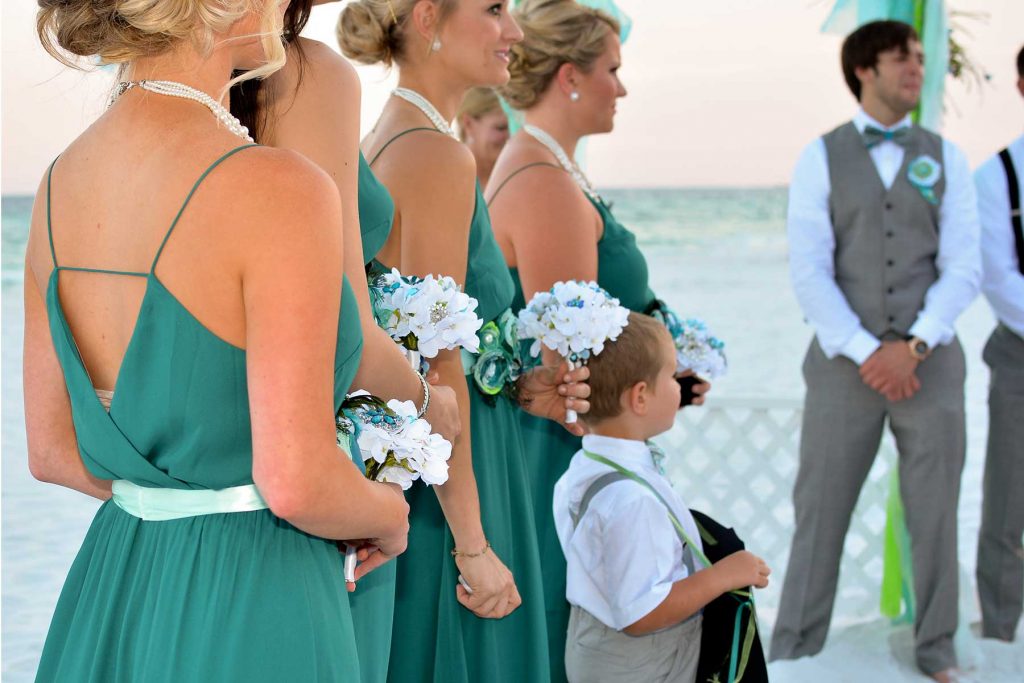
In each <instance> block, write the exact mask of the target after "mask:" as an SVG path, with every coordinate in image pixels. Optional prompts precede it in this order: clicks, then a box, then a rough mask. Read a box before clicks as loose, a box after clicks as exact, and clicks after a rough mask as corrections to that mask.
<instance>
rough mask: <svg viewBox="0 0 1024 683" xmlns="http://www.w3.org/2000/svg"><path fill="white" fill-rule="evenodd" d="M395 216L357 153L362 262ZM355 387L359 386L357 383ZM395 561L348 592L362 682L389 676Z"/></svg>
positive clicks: (354, 447) (384, 238)
mask: <svg viewBox="0 0 1024 683" xmlns="http://www.w3.org/2000/svg"><path fill="white" fill-rule="evenodd" d="M394 216H395V203H394V202H393V201H392V200H391V195H390V194H388V190H387V188H386V187H384V185H382V184H381V183H380V181H379V180H377V178H376V176H374V175H373V171H371V170H370V166H369V164H367V163H366V159H365V158H364V157H363V155H362V154H360V155H359V229H360V233H361V236H362V240H363V262H364V263H370V262H371V261H373V258H374V257H375V256H376V255H377V252H379V251H380V250H381V248H382V247H383V246H384V243H385V242H387V239H388V235H389V234H390V233H391V225H392V223H393V221H394ZM357 388H358V387H357ZM352 454H353V457H354V458H356V461H357V464H359V466H360V467H362V458H361V457H359V447H358V446H357V445H356V444H355V440H354V439H353V442H352ZM396 570H397V563H396V562H393V561H392V562H388V563H387V564H385V565H384V566H382V567H378V568H377V569H375V570H373V571H372V572H370V573H369V574H367V575H366V576H364V577H363V578H361V579H360V580H359V582H358V583H357V584H356V591H355V592H354V593H352V594H350V595H349V602H350V603H351V605H352V622H353V623H354V624H355V630H356V644H357V647H358V648H359V669H360V680H361V681H362V683H383V681H386V680H387V676H388V659H389V657H390V655H391V626H392V617H393V616H394V613H395V572H396Z"/></svg>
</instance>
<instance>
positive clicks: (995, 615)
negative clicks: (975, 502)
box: [976, 325, 1024, 640]
mask: <svg viewBox="0 0 1024 683" xmlns="http://www.w3.org/2000/svg"><path fill="white" fill-rule="evenodd" d="M984 359H985V363H986V364H987V365H988V366H989V368H990V369H991V370H992V380H991V383H990V385H989V394H988V414H989V426H988V452H987V454H986V457H985V479H984V498H983V500H982V505H981V532H980V534H979V535H978V568H977V574H976V575H977V579H978V597H979V598H980V601H981V620H982V621H981V623H982V635H984V636H985V637H987V638H1000V639H1002V640H1013V636H1014V634H1015V633H1016V631H1017V623H1018V621H1020V615H1021V607H1022V604H1024V547H1022V543H1021V539H1022V536H1024V339H1021V338H1020V337H1018V336H1017V335H1016V334H1014V333H1013V332H1011V331H1010V330H1009V329H1008V328H1007V327H1005V326H1004V325H999V326H998V327H997V328H996V329H995V331H994V332H993V333H992V336H991V337H989V340H988V343H987V344H986V345H985V353H984Z"/></svg>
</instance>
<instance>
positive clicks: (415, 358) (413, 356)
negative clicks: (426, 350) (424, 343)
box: [404, 349, 421, 372]
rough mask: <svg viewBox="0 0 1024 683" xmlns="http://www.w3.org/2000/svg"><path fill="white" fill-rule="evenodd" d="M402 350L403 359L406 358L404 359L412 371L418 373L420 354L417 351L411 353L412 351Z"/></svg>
mask: <svg viewBox="0 0 1024 683" xmlns="http://www.w3.org/2000/svg"><path fill="white" fill-rule="evenodd" d="M404 350H405V357H406V359H408V361H409V365H411V366H412V369H413V370H415V371H416V372H419V371H420V362H421V361H420V359H421V356H420V352H419V351H413V350H412V349H404Z"/></svg>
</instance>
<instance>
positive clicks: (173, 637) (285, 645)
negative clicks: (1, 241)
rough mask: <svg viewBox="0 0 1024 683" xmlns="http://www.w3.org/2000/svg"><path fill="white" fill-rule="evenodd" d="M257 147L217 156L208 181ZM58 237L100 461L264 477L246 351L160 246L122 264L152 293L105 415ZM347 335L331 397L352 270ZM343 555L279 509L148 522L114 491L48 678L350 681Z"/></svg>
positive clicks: (162, 473)
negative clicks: (164, 268)
mask: <svg viewBox="0 0 1024 683" xmlns="http://www.w3.org/2000/svg"><path fill="white" fill-rule="evenodd" d="M247 147H248V146H246V147H242V148H239V149H236V150H232V151H231V152H229V153H228V154H225V155H224V156H223V157H221V158H220V159H218V160H217V161H216V162H214V164H213V165H212V166H211V167H210V168H209V169H208V170H207V171H206V173H204V174H203V176H202V177H200V179H199V181H197V183H196V186H198V185H199V183H201V182H202V180H203V178H205V177H206V174H207V173H209V172H210V171H212V170H213V169H214V168H215V167H216V166H217V165H218V164H220V163H221V162H222V161H223V160H224V159H226V158H228V157H230V156H231V155H232V154H234V153H236V152H238V151H239V150H240V149H246V148H247ZM51 169H52V167H51ZM48 185H49V181H48ZM190 197H191V195H190ZM185 203H186V205H187V203H188V200H186V202H185ZM47 206H49V187H48V188H47ZM179 215H180V214H179ZM47 222H48V223H49V211H47ZM176 222H177V220H175V223H176ZM173 229H174V225H172V226H171V230H173ZM170 236H171V232H170V231H168V234H167V237H168V238H169V237H170ZM166 243H167V238H165V240H164V244H166ZM50 246H51V254H52V256H53V264H54V270H53V273H52V275H51V276H50V281H49V284H48V286H47V290H46V307H47V312H48V315H49V323H50V331H51V334H52V337H53V344H54V348H55V350H56V353H57V357H58V359H59V361H60V364H61V368H62V369H63V373H64V379H65V382H66V384H67V390H68V394H69V396H70V400H71V410H72V416H73V420H74V426H75V433H76V437H77V440H78V448H79V452H80V453H81V456H82V460H83V461H84V463H85V465H86V467H87V468H88V470H89V472H90V473H92V474H93V475H94V476H96V477H99V478H101V479H125V480H128V481H130V482H133V483H135V484H137V485H139V486H145V487H160V488H170V489H222V488H227V487H232V486H241V485H247V484H252V430H251V424H250V421H249V420H250V417H249V397H248V391H247V375H246V354H245V351H244V350H243V349H241V348H238V347H236V346H233V345H231V344H229V343H227V342H225V341H223V340H222V339H220V338H219V337H217V336H215V335H214V334H213V333H211V332H210V331H209V330H208V329H207V328H206V327H204V326H203V325H202V324H201V323H200V322H199V321H198V320H196V318H195V317H193V316H192V314H191V313H190V312H189V311H188V310H187V309H186V308H185V307H184V306H183V305H182V304H181V303H180V302H179V301H178V299H177V298H175V296H174V294H173V293H171V292H170V291H168V290H167V289H166V288H165V287H164V284H163V282H162V281H161V280H160V278H159V277H158V275H157V274H156V272H155V269H156V266H157V263H158V260H159V258H160V252H162V251H163V245H161V247H160V251H158V253H157V254H156V257H155V258H154V260H153V264H152V266H151V268H150V270H149V272H146V273H130V272H123V271H114V274H115V275H118V276H122V275H123V276H138V277H143V278H145V279H146V291H145V294H144V296H143V300H142V305H141V308H140V310H139V315H138V320H137V322H136V324H135V330H134V334H133V335H132V338H131V342H130V343H129V345H128V348H127V350H126V352H125V356H124V360H123V363H122V365H121V369H120V372H119V375H118V379H117V383H116V388H115V392H114V397H113V402H112V403H111V405H110V412H109V413H108V412H107V411H106V410H105V409H104V407H103V405H102V404H101V403H100V401H99V399H98V397H97V395H96V392H95V391H94V388H93V386H92V383H91V380H90V379H89V375H88V373H87V371H86V369H85V366H84V364H83V362H82V358H81V356H80V355H79V353H78V351H77V347H76V345H75V340H74V338H73V336H72V333H71V329H70V327H69V326H68V323H67V320H66V318H65V316H64V311H63V309H62V308H61V301H60V294H59V291H58V290H59V286H60V275H61V273H62V272H63V271H65V270H84V269H80V268H75V267H67V266H60V265H58V259H57V254H56V252H55V251H54V250H53V240H52V238H51V240H50ZM103 272H108V273H109V272H111V271H103ZM102 277H110V275H104V276H102ZM65 286H67V285H65ZM337 340H338V341H337V346H336V351H335V370H334V388H335V392H334V398H335V407H339V406H340V404H341V400H342V399H343V398H344V396H345V392H346V390H347V389H348V385H349V383H350V382H351V380H352V377H353V376H354V374H355V369H356V365H357V364H358V362H359V356H360V353H361V350H362V337H361V334H360V328H359V317H358V311H357V309H356V302H355V298H354V296H353V293H352V289H351V287H349V286H348V283H347V282H346V283H345V287H344V289H343V295H342V304H341V315H340V318H339V321H338V336H337ZM342 563H343V560H342V555H341V554H340V553H339V552H338V548H337V546H336V545H335V542H334V541H332V540H328V539H324V538H319V537H317V536H313V535H310V534H308V533H305V532H303V531H300V530H299V529H297V528H295V527H293V526H292V525H291V524H289V523H288V522H286V521H284V520H283V519H280V518H278V517H275V516H274V515H273V514H272V513H271V512H270V510H266V509H264V510H256V511H251V512H233V513H221V514H209V515H202V516H196V517H185V518H182V519H174V520H170V521H142V520H141V519H139V518H137V517H134V516H132V515H130V514H128V513H127V512H125V511H123V510H122V509H121V508H119V507H118V506H117V505H115V504H114V503H113V502H112V501H109V500H108V501H107V502H105V503H104V504H103V505H102V506H100V509H99V511H98V512H97V513H96V517H95V519H94V520H93V522H92V525H91V526H90V528H89V531H88V533H87V535H86V537H85V540H84V542H83V544H82V548H81V550H80V551H79V553H78V556H77V557H76V559H75V561H74V563H73V564H72V566H71V570H70V572H69V573H68V577H67V580H66V581H65V584H64V588H63V590H62V591H61V595H60V599H59V600H58V602H57V607H56V610H55V612H54V615H53V621H52V623H51V625H50V630H49V634H48V635H47V638H46V644H45V646H44V648H43V653H42V658H41V661H40V663H39V670H38V673H37V680H39V681H47V682H49V681H76V682H78V681H97V682H104V683H105V682H107V681H147V682H157V683H160V682H164V681H166V682H168V683H171V682H172V681H173V682H175V683H177V682H179V681H267V682H271V681H273V682H276V681H299V680H301V681H346V680H354V679H355V674H354V673H353V672H355V671H358V668H357V667H358V652H357V650H356V646H355V634H354V632H353V627H352V618H351V614H350V611H349V603H348V596H347V593H346V592H345V590H344V574H343V567H342Z"/></svg>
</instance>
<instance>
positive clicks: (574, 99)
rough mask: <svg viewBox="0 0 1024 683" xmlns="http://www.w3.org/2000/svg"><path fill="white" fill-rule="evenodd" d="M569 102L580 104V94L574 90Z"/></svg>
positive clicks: (570, 94)
mask: <svg viewBox="0 0 1024 683" xmlns="http://www.w3.org/2000/svg"><path fill="white" fill-rule="evenodd" d="M569 100H570V101H571V102H579V101H580V94H579V93H578V92H576V91H575V90H573V91H572V92H571V93H569Z"/></svg>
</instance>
